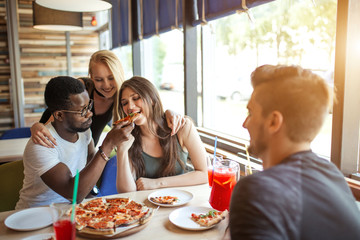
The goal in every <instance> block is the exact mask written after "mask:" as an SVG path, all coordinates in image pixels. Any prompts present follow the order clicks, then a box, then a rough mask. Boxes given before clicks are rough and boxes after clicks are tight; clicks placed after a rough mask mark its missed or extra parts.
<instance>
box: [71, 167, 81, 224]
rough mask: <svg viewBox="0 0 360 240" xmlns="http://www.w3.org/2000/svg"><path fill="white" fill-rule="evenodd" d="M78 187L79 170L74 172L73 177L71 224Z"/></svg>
mask: <svg viewBox="0 0 360 240" xmlns="http://www.w3.org/2000/svg"><path fill="white" fill-rule="evenodd" d="M78 185H79V170H78V169H77V170H76V175H75V183H74V192H73V202H72V211H71V222H72V223H73V222H74V220H75V206H76V197H77V192H78Z"/></svg>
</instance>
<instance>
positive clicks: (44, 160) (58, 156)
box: [15, 124, 91, 209]
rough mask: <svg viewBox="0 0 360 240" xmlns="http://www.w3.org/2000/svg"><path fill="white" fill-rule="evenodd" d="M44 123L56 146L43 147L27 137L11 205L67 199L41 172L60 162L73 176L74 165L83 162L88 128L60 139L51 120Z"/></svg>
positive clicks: (75, 166) (89, 137)
mask: <svg viewBox="0 0 360 240" xmlns="http://www.w3.org/2000/svg"><path fill="white" fill-rule="evenodd" d="M46 127H47V128H48V129H49V131H50V133H51V135H52V136H53V137H54V138H55V139H56V142H57V146H55V148H47V147H43V146H41V145H39V144H34V143H33V141H32V140H31V139H30V140H29V142H28V143H27V145H26V148H25V151H24V156H23V161H24V175H25V178H24V183H23V187H22V189H21V190H20V199H19V201H18V202H17V204H16V207H15V209H22V208H29V207H36V206H41V205H49V204H50V203H52V202H66V201H68V200H67V199H65V198H64V197H62V196H61V195H59V194H57V193H56V192H54V191H53V190H52V189H51V188H49V187H48V186H47V185H46V184H45V183H44V182H43V181H42V179H41V175H43V174H44V173H46V172H47V171H48V170H50V169H51V168H53V167H54V166H55V165H57V164H58V163H60V162H62V163H64V164H65V165H66V166H67V167H68V168H69V170H70V171H71V174H72V176H75V174H76V170H77V169H78V170H79V172H80V171H81V170H82V169H83V168H84V167H85V165H86V163H87V155H88V145H89V143H90V142H91V130H90V129H88V130H87V131H85V132H80V133H78V135H79V139H78V140H77V141H76V142H75V143H72V142H68V141H66V140H64V139H62V138H61V137H60V136H59V135H58V134H57V132H56V130H55V128H54V127H53V126H52V124H48V125H47V126H46Z"/></svg>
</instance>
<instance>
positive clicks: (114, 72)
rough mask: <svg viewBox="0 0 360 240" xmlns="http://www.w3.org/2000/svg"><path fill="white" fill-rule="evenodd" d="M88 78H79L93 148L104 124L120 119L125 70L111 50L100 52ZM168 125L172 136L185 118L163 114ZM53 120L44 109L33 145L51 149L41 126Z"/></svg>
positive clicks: (33, 133)
mask: <svg viewBox="0 0 360 240" xmlns="http://www.w3.org/2000/svg"><path fill="white" fill-rule="evenodd" d="M89 76H90V78H80V79H79V80H80V81H82V82H83V83H84V84H85V86H86V90H87V91H88V93H89V96H90V99H92V100H93V104H94V106H93V108H92V110H91V111H92V112H93V117H92V124H91V132H92V138H93V140H94V144H95V146H96V145H97V142H98V140H99V138H100V135H101V133H102V131H103V129H104V127H105V126H106V124H107V123H108V122H109V121H111V120H113V121H116V120H118V119H119V118H120V115H119V88H120V86H121V84H122V83H123V82H124V70H123V67H122V64H121V62H120V60H119V59H118V57H117V56H116V55H115V54H114V53H113V52H111V51H108V50H100V51H97V52H95V53H94V54H93V55H92V56H91V58H90V62H89ZM166 118H167V124H168V126H169V127H170V128H171V129H172V134H175V133H176V132H177V131H179V129H180V127H181V126H182V124H183V122H184V119H183V117H182V116H181V115H178V114H176V113H174V112H172V111H169V110H167V111H166ZM50 121H52V116H51V114H50V112H49V111H48V110H46V111H45V112H44V114H43V116H42V117H41V119H40V122H39V123H35V124H34V125H33V126H32V127H31V138H32V140H33V142H34V143H36V144H40V145H43V146H45V147H50V148H52V147H54V145H56V139H55V138H54V137H53V136H51V134H50V132H49V131H48V130H47V128H46V127H45V126H44V124H46V123H47V122H50ZM131 130H132V126H128V127H126V128H124V139H127V136H128V135H129V134H130V132H131Z"/></svg>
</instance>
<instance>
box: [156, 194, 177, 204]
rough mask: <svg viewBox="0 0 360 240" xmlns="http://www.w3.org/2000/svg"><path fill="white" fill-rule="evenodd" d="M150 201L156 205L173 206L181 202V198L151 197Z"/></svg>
mask: <svg viewBox="0 0 360 240" xmlns="http://www.w3.org/2000/svg"><path fill="white" fill-rule="evenodd" d="M150 200H151V201H153V202H155V203H160V204H169V205H173V204H175V203H176V202H178V201H179V198H178V197H173V196H158V197H151V198H150Z"/></svg>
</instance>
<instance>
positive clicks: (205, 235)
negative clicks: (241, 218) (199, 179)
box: [0, 184, 228, 240]
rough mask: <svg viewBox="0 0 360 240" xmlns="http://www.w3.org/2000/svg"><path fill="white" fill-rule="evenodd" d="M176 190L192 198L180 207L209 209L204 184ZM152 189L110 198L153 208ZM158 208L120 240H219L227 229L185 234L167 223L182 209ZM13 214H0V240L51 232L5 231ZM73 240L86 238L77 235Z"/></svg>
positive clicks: (185, 232)
mask: <svg viewBox="0 0 360 240" xmlns="http://www.w3.org/2000/svg"><path fill="white" fill-rule="evenodd" d="M178 189H183V190H186V191H189V192H191V193H192V194H193V195H194V198H193V199H192V200H191V201H190V202H189V203H188V204H186V205H184V206H204V207H210V205H209V202H208V200H209V196H210V189H209V186H208V185H207V184H202V185H197V186H190V187H179V188H178ZM154 191H156V190H149V191H138V192H131V193H123V194H117V195H113V196H119V197H130V198H131V199H134V200H136V201H139V202H144V203H145V204H146V205H147V206H149V207H156V206H155V205H153V204H152V203H150V202H149V201H148V200H147V197H148V195H149V194H150V193H152V192H154ZM184 206H179V207H160V208H159V210H158V211H157V212H156V213H155V215H154V216H153V217H152V219H151V220H150V222H149V223H148V225H147V226H146V227H145V228H144V229H142V230H141V231H140V232H137V233H134V234H132V235H129V236H126V237H123V238H121V239H132V240H137V239H151V240H160V239H167V240H177V239H178V240H183V239H202V240H205V239H221V238H223V236H224V233H225V229H226V226H227V219H228V218H226V219H225V220H224V221H222V222H220V224H218V225H217V226H215V227H214V228H212V229H208V230H203V231H189V230H183V229H181V228H178V227H176V226H175V225H173V224H172V223H171V222H170V221H169V214H170V213H171V212H172V211H174V210H175V209H178V208H181V207H184ZM14 212H15V211H8V212H1V213H0V239H7V240H15V239H22V238H25V237H29V236H34V235H37V234H40V233H51V232H53V228H52V226H49V227H46V228H43V229H39V230H35V231H30V232H18V231H14V230H11V229H8V228H7V227H6V226H5V224H4V221H5V219H6V217H8V216H9V215H11V214H12V213H14ZM76 239H86V238H82V237H79V236H77V237H76Z"/></svg>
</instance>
